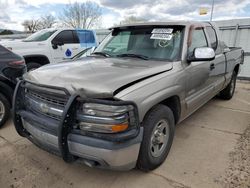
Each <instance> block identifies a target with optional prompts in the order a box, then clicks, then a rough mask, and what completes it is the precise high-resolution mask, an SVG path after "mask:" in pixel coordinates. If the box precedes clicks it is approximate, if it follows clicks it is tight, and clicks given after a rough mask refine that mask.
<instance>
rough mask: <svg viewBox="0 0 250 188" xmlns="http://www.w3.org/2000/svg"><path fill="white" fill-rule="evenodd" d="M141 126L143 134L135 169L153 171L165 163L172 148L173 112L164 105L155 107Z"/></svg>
mask: <svg viewBox="0 0 250 188" xmlns="http://www.w3.org/2000/svg"><path fill="white" fill-rule="evenodd" d="M142 125H143V127H144V134H143V140H142V143H141V148H140V153H139V157H138V160H137V168H139V169H141V170H143V171H149V170H154V169H155V168H157V167H159V166H160V165H161V164H162V163H163V162H164V161H165V159H166V157H167V155H168V153H169V151H170V148H171V146H172V142H173V139H174V132H175V121H174V115H173V112H172V110H170V108H168V107H167V106H165V105H161V104H160V105H157V106H155V107H154V108H153V109H152V110H151V111H150V112H149V113H148V114H147V115H146V117H145V118H144V120H143V123H142ZM160 127H161V128H160ZM163 128H164V129H165V130H164V129H163ZM161 142H162V143H163V144H162V145H161Z"/></svg>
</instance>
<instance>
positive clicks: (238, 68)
mask: <svg viewBox="0 0 250 188" xmlns="http://www.w3.org/2000/svg"><path fill="white" fill-rule="evenodd" d="M239 70H240V64H237V65H235V67H234V71H235V72H236V75H238V74H239Z"/></svg>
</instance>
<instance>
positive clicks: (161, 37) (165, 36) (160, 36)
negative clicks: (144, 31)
mask: <svg viewBox="0 0 250 188" xmlns="http://www.w3.org/2000/svg"><path fill="white" fill-rule="evenodd" d="M172 37H173V35H172V34H167V33H153V34H152V35H151V37H150V39H159V40H171V39H172Z"/></svg>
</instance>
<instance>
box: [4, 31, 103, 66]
mask: <svg viewBox="0 0 250 188" xmlns="http://www.w3.org/2000/svg"><path fill="white" fill-rule="evenodd" d="M97 43H98V42H97V38H96V35H95V32H94V31H92V30H83V29H77V30H75V29H56V28H51V29H44V30H41V31H38V32H36V33H34V34H32V35H31V36H29V37H28V38H26V39H24V40H13V41H4V42H1V44H2V45H3V46H5V47H6V48H8V49H11V50H12V51H13V52H15V53H17V54H19V55H21V56H23V57H24V59H25V61H26V64H27V69H28V70H32V69H36V68H38V67H40V66H42V65H45V64H49V63H58V62H61V61H63V60H65V59H67V58H72V57H74V56H75V55H76V54H78V53H79V52H81V51H82V50H84V49H85V48H90V47H96V46H97Z"/></svg>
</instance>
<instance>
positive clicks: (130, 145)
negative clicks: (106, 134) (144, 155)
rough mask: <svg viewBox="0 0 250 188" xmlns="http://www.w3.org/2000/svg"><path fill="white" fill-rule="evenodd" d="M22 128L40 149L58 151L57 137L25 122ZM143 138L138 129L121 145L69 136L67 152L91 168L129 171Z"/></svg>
mask: <svg viewBox="0 0 250 188" xmlns="http://www.w3.org/2000/svg"><path fill="white" fill-rule="evenodd" d="M22 122H23V127H24V128H25V129H26V130H27V131H28V132H29V134H30V138H31V139H30V140H31V141H32V140H33V141H35V142H36V143H37V142H38V143H39V144H40V145H42V146H43V147H42V148H47V149H48V150H54V151H56V152H58V151H59V148H58V137H57V136H55V135H52V134H50V133H47V132H45V131H43V130H41V129H39V128H37V127H35V126H33V125H31V124H30V123H28V122H27V121H25V120H22ZM142 136H143V128H140V133H139V135H138V136H137V137H136V138H134V139H132V140H128V141H125V142H123V143H114V142H111V141H104V140H100V139H97V138H92V137H87V136H82V135H76V134H71V133H70V134H69V135H68V147H69V152H70V153H71V154H72V155H74V156H77V157H80V158H81V159H83V160H84V162H85V164H87V165H89V166H92V167H99V168H107V169H115V170H130V169H132V168H134V167H135V165H136V162H137V158H138V155H139V150H140V144H141V141H142Z"/></svg>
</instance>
